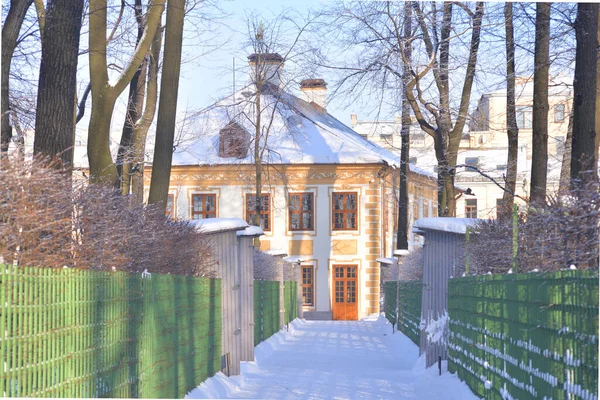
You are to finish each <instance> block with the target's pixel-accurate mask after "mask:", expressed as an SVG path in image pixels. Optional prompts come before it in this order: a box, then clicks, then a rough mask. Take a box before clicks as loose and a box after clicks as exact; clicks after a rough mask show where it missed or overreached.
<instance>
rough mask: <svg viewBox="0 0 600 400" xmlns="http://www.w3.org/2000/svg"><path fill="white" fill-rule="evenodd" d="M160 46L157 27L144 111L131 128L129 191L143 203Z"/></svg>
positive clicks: (149, 61)
mask: <svg viewBox="0 0 600 400" xmlns="http://www.w3.org/2000/svg"><path fill="white" fill-rule="evenodd" d="M161 47H162V30H161V29H157V30H156V33H155V35H154V41H153V42H152V46H151V47H150V56H149V58H148V78H147V87H146V104H145V106H144V113H143V114H142V117H141V118H140V120H139V121H137V122H136V124H135V126H134V128H133V160H132V164H133V168H132V172H131V192H132V193H133V198H134V201H135V202H136V203H138V204H143V203H144V168H145V155H146V136H147V135H148V130H149V129H150V124H151V123H152V121H153V120H154V114H155V113H156V98H157V93H158V61H159V58H160V50H161Z"/></svg>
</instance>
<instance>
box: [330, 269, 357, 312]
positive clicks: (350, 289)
mask: <svg viewBox="0 0 600 400" xmlns="http://www.w3.org/2000/svg"><path fill="white" fill-rule="evenodd" d="M357 271H358V268H357V267H356V265H334V266H333V307H332V313H333V319H334V320H352V321H355V320H357V319H358V279H357Z"/></svg>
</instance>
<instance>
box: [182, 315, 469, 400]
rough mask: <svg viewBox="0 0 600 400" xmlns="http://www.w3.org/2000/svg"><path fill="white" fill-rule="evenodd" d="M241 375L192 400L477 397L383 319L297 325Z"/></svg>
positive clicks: (211, 383)
mask: <svg viewBox="0 0 600 400" xmlns="http://www.w3.org/2000/svg"><path fill="white" fill-rule="evenodd" d="M255 358H256V361H255V362H248V363H242V375H239V376H233V377H229V378H228V377H227V376H225V375H224V374H222V373H218V374H217V375H215V376H214V377H212V378H209V379H207V380H206V381H204V382H203V383H202V384H201V385H200V386H198V387H197V388H196V389H194V390H192V391H191V392H190V393H189V394H188V395H187V396H186V398H188V399H203V398H236V399H240V398H243V399H374V398H378V399H392V398H393V399H446V400H452V399H457V400H458V399H460V400H463V399H464V400H468V399H476V398H477V397H476V396H475V395H474V394H473V393H472V392H471V391H470V390H469V388H468V387H467V386H466V384H465V383H463V382H461V381H460V380H459V379H458V378H457V377H456V376H455V375H452V374H450V373H448V372H447V371H446V366H445V362H444V365H443V373H442V376H438V369H437V366H435V367H432V368H429V369H425V359H424V357H421V358H419V349H418V348H417V346H415V345H414V344H413V343H412V342H411V341H410V339H409V338H408V337H406V336H405V335H403V334H402V333H400V332H396V333H395V334H392V327H391V325H390V324H389V322H387V320H385V318H383V317H379V318H377V317H373V318H368V319H364V320H362V321H304V320H298V319H297V320H295V321H294V322H292V323H291V324H290V331H289V332H285V331H280V332H279V333H277V334H275V335H273V336H272V337H271V338H269V339H268V340H267V341H265V342H263V343H261V344H259V345H258V346H257V347H256V349H255Z"/></svg>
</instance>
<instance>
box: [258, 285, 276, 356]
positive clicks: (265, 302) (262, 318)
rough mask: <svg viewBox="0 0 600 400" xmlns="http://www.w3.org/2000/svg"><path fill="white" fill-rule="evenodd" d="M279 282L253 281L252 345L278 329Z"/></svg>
mask: <svg viewBox="0 0 600 400" xmlns="http://www.w3.org/2000/svg"><path fill="white" fill-rule="evenodd" d="M279 318H280V316H279V282H277V281H259V280H255V281H254V345H255V346H256V345H257V344H259V343H260V342H262V341H263V340H266V339H268V338H269V337H271V335H273V334H274V333H276V332H277V331H279V328H280V327H281V325H280V323H279Z"/></svg>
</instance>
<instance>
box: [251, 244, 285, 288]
mask: <svg viewBox="0 0 600 400" xmlns="http://www.w3.org/2000/svg"><path fill="white" fill-rule="evenodd" d="M282 263H283V260H282V259H281V258H279V257H275V256H272V255H270V254H267V253H265V252H264V251H260V250H256V249H255V250H254V279H260V280H265V281H278V280H279V279H281V275H280V271H281V268H282V267H281V264H282Z"/></svg>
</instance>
